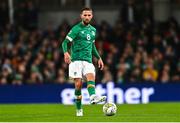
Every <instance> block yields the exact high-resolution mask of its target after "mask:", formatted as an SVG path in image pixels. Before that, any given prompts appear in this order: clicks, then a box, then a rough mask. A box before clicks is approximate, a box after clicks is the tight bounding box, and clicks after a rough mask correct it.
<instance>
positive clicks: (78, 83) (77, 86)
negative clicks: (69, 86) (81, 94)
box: [75, 82, 82, 90]
mask: <svg viewBox="0 0 180 123" xmlns="http://www.w3.org/2000/svg"><path fill="white" fill-rule="evenodd" d="M81 87H82V82H76V83H75V88H76V89H78V90H79V89H81Z"/></svg>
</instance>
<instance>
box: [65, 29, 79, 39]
mask: <svg viewBox="0 0 180 123" xmlns="http://www.w3.org/2000/svg"><path fill="white" fill-rule="evenodd" d="M77 34H78V28H77V27H73V28H72V29H71V30H70V31H69V33H68V34H67V36H66V39H67V40H69V41H70V42H72V41H73V40H74V39H75V38H76V36H77Z"/></svg>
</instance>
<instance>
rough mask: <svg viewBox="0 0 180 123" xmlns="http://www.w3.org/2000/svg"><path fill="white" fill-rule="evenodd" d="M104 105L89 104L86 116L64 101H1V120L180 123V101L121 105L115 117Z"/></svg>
mask: <svg viewBox="0 0 180 123" xmlns="http://www.w3.org/2000/svg"><path fill="white" fill-rule="evenodd" d="M102 106H103V105H85V106H83V108H84V116H83V117H76V116H75V107H74V106H73V105H61V104H14V105H13V104H9V105H5V104H1V105H0V122H5V121H9V122H10V121H14V122H20V121H24V122H26V121H29V122H33V121H37V122H40V121H42V122H55V121H56V122H120V121H126V122H140V121H144V122H149V121H150V122H155V121H156V122H161V121H163V122H172V121H174V122H178V121H180V103H150V104H138V105H129V104H123V105H118V112H117V114H116V115H115V116H104V114H103V113H102Z"/></svg>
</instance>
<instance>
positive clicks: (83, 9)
mask: <svg viewBox="0 0 180 123" xmlns="http://www.w3.org/2000/svg"><path fill="white" fill-rule="evenodd" d="M83 11H92V9H91V8H90V7H84V8H82V9H81V13H82V12H83Z"/></svg>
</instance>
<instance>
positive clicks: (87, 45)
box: [63, 22, 100, 63]
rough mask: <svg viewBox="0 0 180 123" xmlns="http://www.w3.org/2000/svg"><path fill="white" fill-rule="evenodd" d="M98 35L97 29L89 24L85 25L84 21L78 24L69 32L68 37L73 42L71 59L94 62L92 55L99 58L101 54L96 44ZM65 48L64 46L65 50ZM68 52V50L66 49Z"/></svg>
mask: <svg viewBox="0 0 180 123" xmlns="http://www.w3.org/2000/svg"><path fill="white" fill-rule="evenodd" d="M95 37H96V29H95V28H94V27H93V26H91V25H90V24H88V25H87V26H85V25H83V24H82V22H80V23H78V24H76V25H75V26H74V27H73V28H72V29H71V30H70V31H69V33H68V34H67V36H66V39H65V40H68V41H70V42H72V45H71V58H72V59H71V60H72V61H78V60H81V61H88V62H90V63H92V55H95V56H96V57H97V58H100V57H99V54H98V53H97V50H96V48H95V46H94V42H95ZM64 49H65V48H63V50H64ZM64 52H66V50H64Z"/></svg>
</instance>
